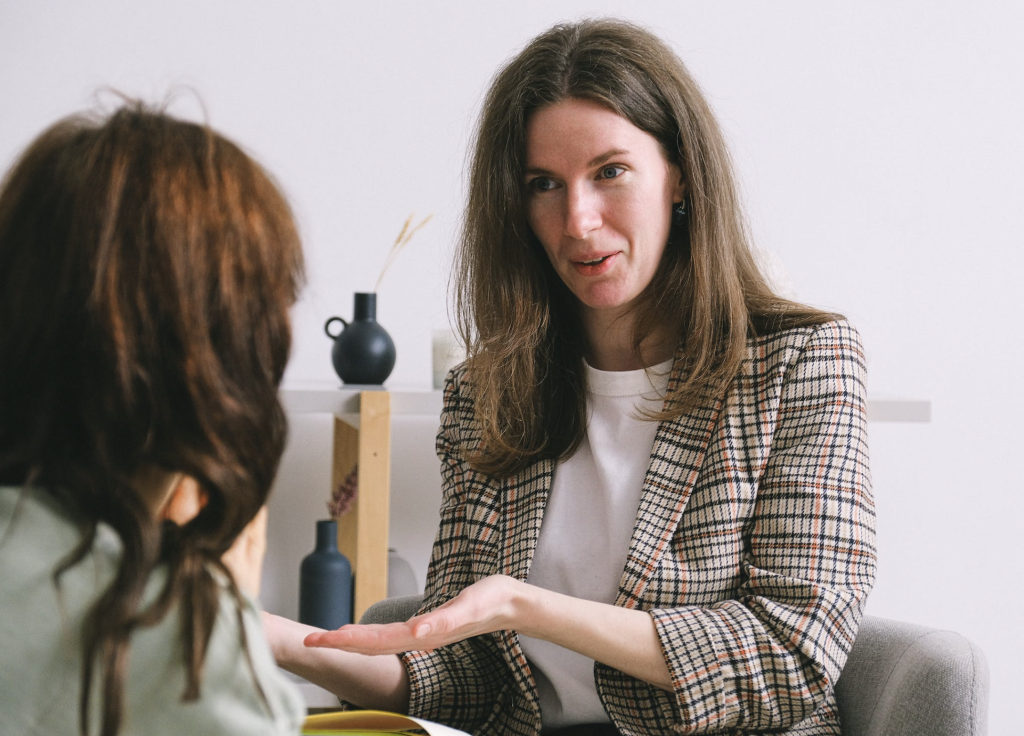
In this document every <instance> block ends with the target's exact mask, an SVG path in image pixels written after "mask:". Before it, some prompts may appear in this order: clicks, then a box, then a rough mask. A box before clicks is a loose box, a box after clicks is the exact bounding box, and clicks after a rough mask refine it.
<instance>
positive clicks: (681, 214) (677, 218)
mask: <svg viewBox="0 0 1024 736" xmlns="http://www.w3.org/2000/svg"><path fill="white" fill-rule="evenodd" d="M672 222H674V223H675V224H676V225H682V224H683V223H684V222H686V200H685V199H684V200H683V201H682V202H678V203H677V204H676V206H675V207H673V208H672Z"/></svg>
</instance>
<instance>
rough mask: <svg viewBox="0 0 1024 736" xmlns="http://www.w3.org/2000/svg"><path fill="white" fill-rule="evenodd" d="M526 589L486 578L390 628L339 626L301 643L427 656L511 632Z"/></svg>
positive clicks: (510, 580) (516, 583)
mask: <svg viewBox="0 0 1024 736" xmlns="http://www.w3.org/2000/svg"><path fill="white" fill-rule="evenodd" d="M529 590H530V586H528V585H526V584H525V583H521V582H519V581H518V580H515V579H514V578H510V577H505V576H504V575H493V576H491V577H487V578H484V579H483V580H480V581H478V582H476V583H474V584H473V585H470V586H469V587H468V588H464V589H463V590H462V591H461V592H460V593H459V594H458V595H457V596H455V597H454V598H452V599H451V600H450V601H448V602H447V603H445V604H444V605H442V606H439V607H438V608H436V609H434V610H433V611H430V612H429V613H425V614H423V615H422V616H413V617H412V618H411V619H409V620H408V621H405V622H402V623H394V624H368V625H358V624H356V625H351V624H350V625H348V626H342V627H341V628H340V629H337V630H335V631H319V632H316V633H313V634H310V635H309V636H307V637H306V639H305V644H306V646H308V647H330V648H333V649H343V650H345V651H348V652H357V653H359V654H399V653H401V652H410V651H429V650H432V649H437V648H438V647H443V646H445V645H447V644H452V643H454V642H457V641H462V640H463V639H468V638H470V637H472V636H479V635H481V634H488V633H490V632H492V631H501V630H502V629H507V628H514V626H513V623H514V621H515V620H516V614H517V608H518V606H517V604H518V603H519V602H520V601H521V600H523V597H524V596H525V595H527V594H528V593H529Z"/></svg>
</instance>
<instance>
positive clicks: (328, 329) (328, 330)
mask: <svg viewBox="0 0 1024 736" xmlns="http://www.w3.org/2000/svg"><path fill="white" fill-rule="evenodd" d="M335 320H337V321H338V322H341V323H342V324H343V325H345V327H348V322H346V321H345V320H343V319H342V318H341V317H331V318H330V319H329V320H327V322H326V324H324V332H326V333H327V337H329V338H331V339H332V340H337V339H338V335H340V334H341V332H344V331H345V328H344V327H343V328H342V329H341V332H339V333H338V335H332V334H331V323H333V322H334V321H335Z"/></svg>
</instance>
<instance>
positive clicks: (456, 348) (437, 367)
mask: <svg viewBox="0 0 1024 736" xmlns="http://www.w3.org/2000/svg"><path fill="white" fill-rule="evenodd" d="M430 337H431V347H432V348H433V350H432V358H433V360H432V366H433V369H434V371H433V372H434V380H433V385H434V388H444V379H445V376H447V375H448V371H450V370H451V369H452V368H454V367H455V366H457V365H458V364H459V363H461V362H462V361H464V360H465V359H466V350H465V349H464V348H463V347H462V345H461V344H460V343H459V339H458V338H457V337H456V336H455V333H454V332H452V331H451V330H432V331H431V333H430Z"/></svg>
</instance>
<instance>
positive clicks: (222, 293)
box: [0, 104, 302, 535]
mask: <svg viewBox="0 0 1024 736" xmlns="http://www.w3.org/2000/svg"><path fill="white" fill-rule="evenodd" d="M301 264H302V260H301V251H300V247H299V241H298V237H297V235H296V232H295V227H294V224H293V221H292V217H291V214H290V211H289V208H288V206H287V204H286V202H285V201H284V199H283V197H282V196H281V194H280V193H279V192H278V190H277V189H276V188H275V186H274V184H273V183H272V182H271V181H270V179H269V178H268V176H267V175H266V174H265V173H264V172H263V170H262V169H261V168H260V167H259V166H258V165H257V164H256V163H254V162H253V161H252V160H251V159H250V158H249V157H248V156H247V155H246V154H245V153H243V152H242V151H241V150H240V149H239V148H238V147H237V146H235V145H234V144H233V143H231V142H230V141H228V140H226V139H224V138H223V137H221V136H219V135H217V134H216V133H215V132H213V131H211V130H210V129H209V128H207V127H204V126H200V125H196V124H193V123H189V122H184V121H181V120H176V119H174V118H171V117H169V116H167V115H165V114H163V113H161V112H156V111H150V110H147V109H145V108H144V107H142V106H141V105H139V104H128V105H126V106H124V107H122V108H121V109H119V110H118V111H116V112H114V113H113V114H112V115H110V116H109V117H107V118H106V119H95V118H90V117H84V116H80V117H73V118H68V119H65V120H63V121H61V122H59V123H57V124H56V125H54V126H53V127H51V128H50V129H49V130H47V131H46V132H45V133H43V134H42V135H41V136H40V137H39V138H38V139H37V140H36V141H35V142H34V143H33V144H32V145H31V146H30V147H29V149H28V150H27V151H26V152H25V153H24V154H23V156H22V157H21V159H20V160H19V161H18V162H17V164H16V165H15V167H14V168H13V169H12V170H11V172H10V173H9V174H8V176H7V179H6V181H5V182H4V184H3V189H2V191H0V324H2V325H3V329H2V332H0V469H3V470H5V471H7V473H8V474H10V472H11V471H13V470H14V469H17V470H18V472H19V473H21V474H24V475H25V476H26V477H27V478H28V479H31V480H33V481H34V482H38V483H41V484H44V485H46V486H50V487H57V488H65V489H67V491H68V495H69V496H72V495H74V496H76V497H78V498H82V499H84V498H87V497H88V496H90V495H92V494H97V495H101V494H104V493H105V492H106V491H107V489H108V488H109V487H111V486H118V485H123V484H126V483H127V481H129V480H130V479H131V477H132V476H133V475H134V474H135V473H137V472H138V471H139V470H140V469H141V468H143V467H146V466H155V467H158V468H162V469H165V470H169V471H185V472H186V473H188V474H190V475H192V476H194V477H195V478H197V479H198V480H199V481H200V483H201V484H202V485H203V487H204V489H205V490H206V491H207V492H208V493H209V494H210V497H211V501H213V502H214V503H215V505H218V506H220V505H223V506H224V509H223V510H222V511H221V513H222V514H223V516H224V518H223V519H222V520H221V522H220V523H221V524H225V525H226V526H227V527H228V528H226V529H225V530H224V531H225V532H227V533H228V534H229V535H230V534H231V532H237V531H238V530H239V529H240V528H241V527H242V526H243V525H244V524H243V519H242V518H232V517H235V516H236V511H235V508H236V507H237V508H239V509H240V510H242V513H243V516H245V515H247V516H250V517H251V515H252V513H255V511H256V509H258V508H259V506H260V505H261V503H262V500H263V497H264V496H265V494H266V492H267V490H268V488H269V486H270V482H271V480H272V477H273V474H274V471H275V467H276V462H277V459H278V457H279V455H280V452H281V444H282V441H283V434H284V420H283V417H282V414H281V408H280V406H279V403H278V400H277V386H278V383H279V382H280V379H281V376H282V373H283V371H284V367H285V363H286V361H287V357H288V352H289V347H290V329H289V321H288V309H289V307H290V306H291V304H292V303H293V302H294V301H295V298H296V293H297V289H298V286H299V282H300V278H301V267H302V265H301ZM222 492H223V493H224V494H230V495H231V496H234V498H232V499H231V503H230V504H228V503H224V504H222V503H221V502H220V499H219V498H218V496H220V495H221V493H222ZM83 502H84V501H83ZM250 511H251V512H252V513H249V512H250ZM211 522H212V520H211Z"/></svg>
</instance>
